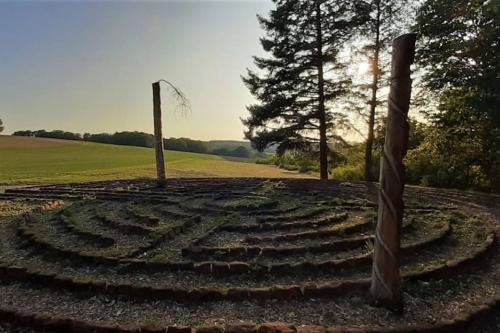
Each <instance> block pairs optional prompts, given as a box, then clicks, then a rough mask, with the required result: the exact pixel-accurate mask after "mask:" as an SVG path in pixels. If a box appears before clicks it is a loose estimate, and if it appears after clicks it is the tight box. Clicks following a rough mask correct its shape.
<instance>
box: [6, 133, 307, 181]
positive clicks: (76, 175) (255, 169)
mask: <svg viewBox="0 0 500 333" xmlns="http://www.w3.org/2000/svg"><path fill="white" fill-rule="evenodd" d="M166 161H167V175H168V177H264V178H281V177H286V178H291V177H306V176H304V175H299V174H296V173H293V172H288V171H284V170H280V169H278V168H275V167H273V166H268V165H258V164H254V163H247V162H244V161H235V160H234V159H232V160H231V159H227V158H224V157H222V156H215V155H208V154H195V153H186V152H178V151H166ZM154 176H155V165H154V151H153V149H151V148H141V147H130V146H117V145H108V144H99V143H91V142H81V141H66V140H57V139H44V138H32V137H16V136H0V185H18V184H40V183H63V182H83V181H95V180H105V179H130V178H140V177H154Z"/></svg>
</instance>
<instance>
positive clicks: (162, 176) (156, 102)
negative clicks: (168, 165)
mask: <svg viewBox="0 0 500 333" xmlns="http://www.w3.org/2000/svg"><path fill="white" fill-rule="evenodd" d="M153 119H154V127H155V153H156V175H157V178H158V186H159V187H165V186H166V185H167V180H166V178H167V177H166V173H165V158H164V156H163V134H162V130H161V99H160V82H154V83H153Z"/></svg>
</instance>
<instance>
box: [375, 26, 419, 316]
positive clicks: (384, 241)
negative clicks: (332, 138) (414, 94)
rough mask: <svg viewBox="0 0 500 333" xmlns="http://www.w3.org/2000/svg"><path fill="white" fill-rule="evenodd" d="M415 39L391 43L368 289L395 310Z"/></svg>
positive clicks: (408, 36)
mask: <svg viewBox="0 0 500 333" xmlns="http://www.w3.org/2000/svg"><path fill="white" fill-rule="evenodd" d="M415 41H416V35H415V34H405V35H401V36H399V37H397V38H396V39H394V40H393V42H392V65H391V88H390V93H389V109H388V117H387V129H386V133H385V144H384V150H383V153H382V157H381V160H380V188H379V199H378V220H377V227H376V232H375V247H374V254H373V269H372V280H371V288H370V292H371V295H372V296H373V298H374V299H375V300H376V301H377V302H379V303H380V304H381V305H384V306H387V307H391V308H394V309H400V308H401V306H402V299H401V290H400V289H401V278H400V273H399V261H400V245H401V240H400V234H401V224H402V221H403V210H404V202H403V191H404V180H405V179H404V178H405V171H404V166H403V158H404V157H405V155H406V151H407V150H408V135H409V124H408V108H409V104H410V96H411V78H410V65H411V64H412V63H413V60H414V55H415Z"/></svg>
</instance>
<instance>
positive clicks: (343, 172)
mask: <svg viewBox="0 0 500 333" xmlns="http://www.w3.org/2000/svg"><path fill="white" fill-rule="evenodd" d="M332 179H334V180H339V181H359V180H363V179H364V165H363V164H356V165H343V166H339V167H337V168H335V169H333V170H332Z"/></svg>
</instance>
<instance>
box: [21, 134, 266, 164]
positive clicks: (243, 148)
mask: <svg viewBox="0 0 500 333" xmlns="http://www.w3.org/2000/svg"><path fill="white" fill-rule="evenodd" d="M12 135H16V136H35V137H40V138H53V139H64V140H79V141H89V142H98V143H107V144H114V145H124V146H137V147H149V148H150V147H153V144H154V137H153V135H152V134H149V133H144V132H127V131H125V132H116V133H113V134H110V133H99V134H90V133H85V134H83V135H81V134H80V133H72V132H66V131H61V130H55V131H46V130H37V131H29V130H27V131H17V132H14V133H13V134H12ZM163 143H164V146H165V149H168V150H176V151H185V152H191V153H200V154H214V155H222V156H232V157H242V158H251V157H262V156H264V155H265V154H262V153H259V152H257V151H256V150H253V149H252V148H251V147H250V143H248V142H244V141H241V142H240V141H200V140H191V139H188V138H169V139H163Z"/></svg>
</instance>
